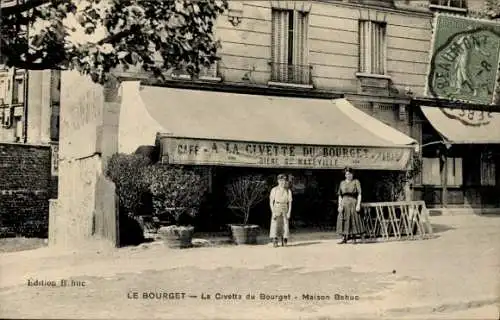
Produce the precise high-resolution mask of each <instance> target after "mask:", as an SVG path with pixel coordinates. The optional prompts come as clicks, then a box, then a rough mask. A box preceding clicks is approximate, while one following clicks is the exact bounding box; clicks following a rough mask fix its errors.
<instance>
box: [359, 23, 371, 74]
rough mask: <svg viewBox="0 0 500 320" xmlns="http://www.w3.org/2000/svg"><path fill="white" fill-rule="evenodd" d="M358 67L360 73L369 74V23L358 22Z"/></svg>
mask: <svg viewBox="0 0 500 320" xmlns="http://www.w3.org/2000/svg"><path fill="white" fill-rule="evenodd" d="M359 31H360V32H359V53H360V58H359V66H360V72H364V73H371V69H372V68H371V61H372V48H371V47H372V43H371V22H370V21H360V23H359Z"/></svg>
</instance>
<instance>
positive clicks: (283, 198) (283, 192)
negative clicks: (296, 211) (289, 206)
mask: <svg viewBox="0 0 500 320" xmlns="http://www.w3.org/2000/svg"><path fill="white" fill-rule="evenodd" d="M269 198H270V200H271V201H272V203H273V204H275V203H279V204H284V203H290V202H292V191H291V190H290V189H281V188H279V187H274V188H272V189H271V194H270V196H269Z"/></svg>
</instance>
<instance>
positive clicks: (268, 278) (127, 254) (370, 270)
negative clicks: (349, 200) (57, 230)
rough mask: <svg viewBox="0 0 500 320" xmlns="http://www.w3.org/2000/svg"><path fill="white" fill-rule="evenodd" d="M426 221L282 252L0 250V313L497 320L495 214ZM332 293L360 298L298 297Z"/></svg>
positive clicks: (155, 247)
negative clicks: (427, 229)
mask: <svg viewBox="0 0 500 320" xmlns="http://www.w3.org/2000/svg"><path fill="white" fill-rule="evenodd" d="M431 222H432V223H433V227H434V230H435V231H436V236H437V237H436V238H434V239H429V240H421V241H404V242H388V243H370V244H363V245H350V244H349V245H337V244H336V242H337V240H330V239H326V240H324V239H320V240H301V241H298V240H297V239H293V238H292V239H291V240H292V243H291V245H290V246H289V247H287V248H272V247H271V246H268V245H258V246H223V247H206V248H193V249H186V250H173V249H168V248H166V247H164V246H163V245H161V244H155V243H153V244H149V245H148V246H143V247H137V248H123V249H119V250H115V251H113V252H103V253H100V254H97V253H95V252H94V253H92V252H86V253H82V254H76V253H75V254H70V255H68V254H65V255H59V256H57V255H48V254H39V253H37V254H35V252H36V251H37V250H34V251H33V252H31V253H30V252H29V251H25V252H22V253H9V254H1V255H0V317H3V318H4V317H18V318H19V317H38V318H75V317H77V318H121V319H125V318H127V319H132V318H135V319H138V318H141V319H146V318H166V319H214V318H218V319H220V318H225V319H298V318H299V317H300V318H301V319H318V318H320V317H323V318H322V319H328V317H331V318H332V319H337V318H338V317H339V316H341V317H345V318H350V319H353V318H359V317H365V318H374V317H376V316H381V317H383V318H397V319H401V318H412V319H422V318H432V319H460V318H462V319H464V318H476V319H495V320H496V319H498V309H497V306H498V299H499V293H500V232H499V230H500V217H478V216H437V217H431ZM40 250H42V249H40ZM47 250H48V249H47ZM29 278H31V279H45V280H57V279H65V278H71V279H77V280H82V281H83V280H85V281H86V282H87V284H88V286H87V287H86V288H68V290H66V289H64V290H61V289H60V290H57V289H53V288H33V287H27V286H26V281H27V279H29ZM131 290H132V291H134V290H135V291H137V292H146V291H148V292H149V291H158V290H160V291H161V290H163V291H164V292H167V291H168V292H185V293H186V294H195V295H197V296H198V298H197V299H194V300H183V301H170V300H168V301H163V300H162V301H147V300H137V301H134V300H129V299H127V293H128V292H130V291H131ZM217 292H222V293H225V294H231V293H236V294H242V295H245V294H246V293H248V292H252V293H257V294H258V293H265V294H269V295H273V294H281V295H286V294H290V295H291V297H292V301H284V302H278V301H268V300H263V301H259V300H257V301H245V300H244V299H243V300H241V301H240V300H238V301H226V300H211V301H205V300H200V299H199V298H200V295H201V293H207V294H211V295H212V296H213V295H215V294H216V293H217ZM336 293H339V294H348V295H358V296H359V298H360V299H359V300H357V301H335V300H330V301H304V300H303V299H302V296H303V295H304V294H310V295H320V296H331V297H334V295H335V294H336ZM294 297H297V299H294ZM332 299H333V298H332ZM110 307H111V309H109V308H110ZM75 312H76V313H75Z"/></svg>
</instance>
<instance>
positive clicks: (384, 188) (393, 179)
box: [376, 155, 422, 201]
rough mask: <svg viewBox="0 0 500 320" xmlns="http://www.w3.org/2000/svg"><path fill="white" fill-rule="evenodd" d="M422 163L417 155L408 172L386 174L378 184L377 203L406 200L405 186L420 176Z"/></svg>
mask: <svg viewBox="0 0 500 320" xmlns="http://www.w3.org/2000/svg"><path fill="white" fill-rule="evenodd" d="M421 169H422V161H421V160H420V158H419V157H417V156H416V155H415V156H414V157H413V161H412V163H411V167H410V168H409V169H408V170H407V171H395V172H386V173H384V176H383V177H382V179H380V180H379V182H378V184H377V191H376V195H377V201H400V200H402V199H403V198H404V192H405V184H406V183H408V182H409V183H411V182H412V181H413V179H414V178H415V177H416V176H417V175H418V174H420V171H421Z"/></svg>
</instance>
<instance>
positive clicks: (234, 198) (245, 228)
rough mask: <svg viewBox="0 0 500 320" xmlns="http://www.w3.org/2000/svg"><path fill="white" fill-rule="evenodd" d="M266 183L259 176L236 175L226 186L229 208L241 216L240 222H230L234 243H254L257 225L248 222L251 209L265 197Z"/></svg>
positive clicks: (255, 241) (257, 229)
mask: <svg viewBox="0 0 500 320" xmlns="http://www.w3.org/2000/svg"><path fill="white" fill-rule="evenodd" d="M267 189H268V188H267V183H266V181H265V180H264V179H262V177H261V176H253V175H246V176H242V177H238V178H236V179H234V180H233V181H231V182H230V183H229V184H228V185H227V186H226V196H227V197H228V200H229V208H230V209H231V210H233V211H234V212H235V213H236V214H238V215H239V216H240V217H241V218H243V221H242V222H243V223H242V224H231V226H230V227H231V233H232V236H233V239H234V241H235V243H236V244H256V243H257V234H258V231H259V226H258V225H254V224H248V220H249V218H250V211H251V209H252V208H253V207H254V206H255V205H256V204H258V203H259V202H261V201H262V200H264V199H265V198H266V192H267Z"/></svg>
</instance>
